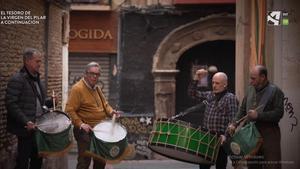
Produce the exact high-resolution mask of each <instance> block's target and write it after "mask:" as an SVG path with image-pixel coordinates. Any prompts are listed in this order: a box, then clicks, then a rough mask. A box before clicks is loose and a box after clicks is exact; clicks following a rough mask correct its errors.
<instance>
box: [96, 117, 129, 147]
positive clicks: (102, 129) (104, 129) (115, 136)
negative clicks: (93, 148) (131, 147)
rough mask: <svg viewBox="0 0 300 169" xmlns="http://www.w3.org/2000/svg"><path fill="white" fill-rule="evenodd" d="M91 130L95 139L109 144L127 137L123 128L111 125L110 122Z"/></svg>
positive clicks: (100, 124) (116, 124)
mask: <svg viewBox="0 0 300 169" xmlns="http://www.w3.org/2000/svg"><path fill="white" fill-rule="evenodd" d="M93 130H94V134H95V137H96V138H97V139H100V140H102V141H105V142H110V143H114V142H118V141H121V140H123V139H124V138H125V137H126V135H127V131H126V129H125V128H124V127H123V126H121V125H120V124H118V123H113V122H112V121H111V120H107V121H103V122H101V123H99V124H97V125H96V126H95V127H94V128H93Z"/></svg>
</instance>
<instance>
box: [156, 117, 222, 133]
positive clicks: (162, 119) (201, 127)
mask: <svg viewBox="0 0 300 169" xmlns="http://www.w3.org/2000/svg"><path fill="white" fill-rule="evenodd" d="M158 121H163V122H169V121H170V122H174V121H176V122H180V123H182V124H188V126H189V127H192V128H194V129H195V130H198V129H199V128H200V129H201V130H203V131H205V132H209V133H210V134H213V135H217V136H220V135H221V134H220V133H218V132H215V131H210V130H208V129H207V128H205V127H203V126H200V125H199V126H197V125H196V124H193V123H190V122H186V121H183V120H178V119H169V118H158V119H156V120H155V122H154V123H157V122H158ZM152 131H153V129H152Z"/></svg>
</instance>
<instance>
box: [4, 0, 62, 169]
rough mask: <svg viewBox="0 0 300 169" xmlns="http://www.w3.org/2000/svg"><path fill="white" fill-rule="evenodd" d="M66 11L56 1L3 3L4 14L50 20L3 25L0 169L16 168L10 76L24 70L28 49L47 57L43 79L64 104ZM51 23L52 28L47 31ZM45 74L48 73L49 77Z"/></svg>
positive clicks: (32, 0)
mask: <svg viewBox="0 0 300 169" xmlns="http://www.w3.org/2000/svg"><path fill="white" fill-rule="evenodd" d="M64 8H65V5H61V4H56V3H54V2H53V1H52V2H51V4H50V5H49V6H48V5H47V1H44V0H27V1H19V0H10V1H5V2H4V1H0V11H30V15H31V16H46V17H47V18H46V20H39V24H35V25H34V24H31V25H24V24H22V25H21V24H9V25H5V24H0V39H1V40H0V168H6V169H10V168H12V167H13V166H14V162H13V161H15V160H14V158H15V154H16V138H15V137H14V136H13V135H11V134H9V133H7V131H6V114H7V111H6V108H5V103H4V99H5V90H6V85H7V81H8V79H9V77H10V76H11V75H13V74H14V73H15V72H17V71H18V70H19V69H20V68H21V67H22V64H23V63H22V51H23V50H24V48H26V47H33V48H36V49H38V50H40V51H41V52H42V53H43V54H44V58H43V60H42V62H43V64H42V67H41V69H40V72H41V75H42V79H43V80H47V87H48V95H50V94H51V93H52V90H54V91H55V92H56V93H57V95H58V96H59V100H60V101H61V91H62V12H63V11H64ZM47 11H49V12H47ZM67 12H68V11H67ZM2 20H3V19H2ZM47 21H48V22H49V24H48V25H49V26H48V28H46V27H47ZM47 31H48V34H47V33H46V32H47ZM47 49H48V50H47ZM45 74H48V76H47V77H46V78H45ZM59 107H61V106H58V108H59Z"/></svg>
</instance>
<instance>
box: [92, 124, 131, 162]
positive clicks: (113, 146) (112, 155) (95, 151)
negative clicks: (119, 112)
mask: <svg viewBox="0 0 300 169" xmlns="http://www.w3.org/2000/svg"><path fill="white" fill-rule="evenodd" d="M108 123H109V124H110V125H112V121H111V120H104V121H102V122H100V123H99V124H97V125H96V126H95V127H94V128H93V130H94V132H93V133H92V136H91V142H90V147H89V150H88V151H87V152H86V154H87V155H90V156H93V157H96V159H101V160H105V161H107V162H112V161H114V160H115V161H118V160H120V157H121V156H122V155H123V153H124V151H125V149H126V147H127V146H128V142H127V131H126V129H125V127H124V126H122V125H121V124H119V123H115V125H114V127H115V128H113V129H121V130H122V132H123V135H122V134H121V135H122V136H123V137H121V139H119V140H116V141H107V140H106V141H104V140H102V139H100V138H97V136H96V134H95V132H97V130H98V129H100V128H101V125H104V124H108ZM99 126H100V127H99ZM102 130H103V129H102ZM102 132H103V131H102ZM106 132H111V131H110V129H108V131H106ZM106 132H105V133H106ZM118 132H121V131H114V132H112V133H115V134H116V133H118ZM98 134H99V133H98ZM100 134H101V132H100ZM102 134H103V133H102ZM118 136H120V135H118Z"/></svg>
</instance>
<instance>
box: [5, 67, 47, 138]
mask: <svg viewBox="0 0 300 169" xmlns="http://www.w3.org/2000/svg"><path fill="white" fill-rule="evenodd" d="M34 81H37V82H38V84H39V86H40V91H41V96H40V102H41V104H42V105H44V104H45V96H46V91H45V87H44V86H43V85H42V84H41V82H40V79H39V76H38V77H33V76H32V75H31V74H29V72H28V71H27V70H26V68H25V67H23V68H22V69H21V70H20V71H19V72H18V73H16V74H15V75H13V76H12V77H11V78H10V80H9V81H8V84H7V89H6V98H5V104H6V108H7V130H8V132H10V133H13V134H16V135H17V136H27V135H28V134H29V133H28V131H27V130H26V128H24V126H26V123H27V122H28V121H32V122H34V121H35V118H36V113H37V112H36V104H37V101H36V99H37V95H36V88H34V87H35V86H34ZM34 90H35V91H34Z"/></svg>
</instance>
